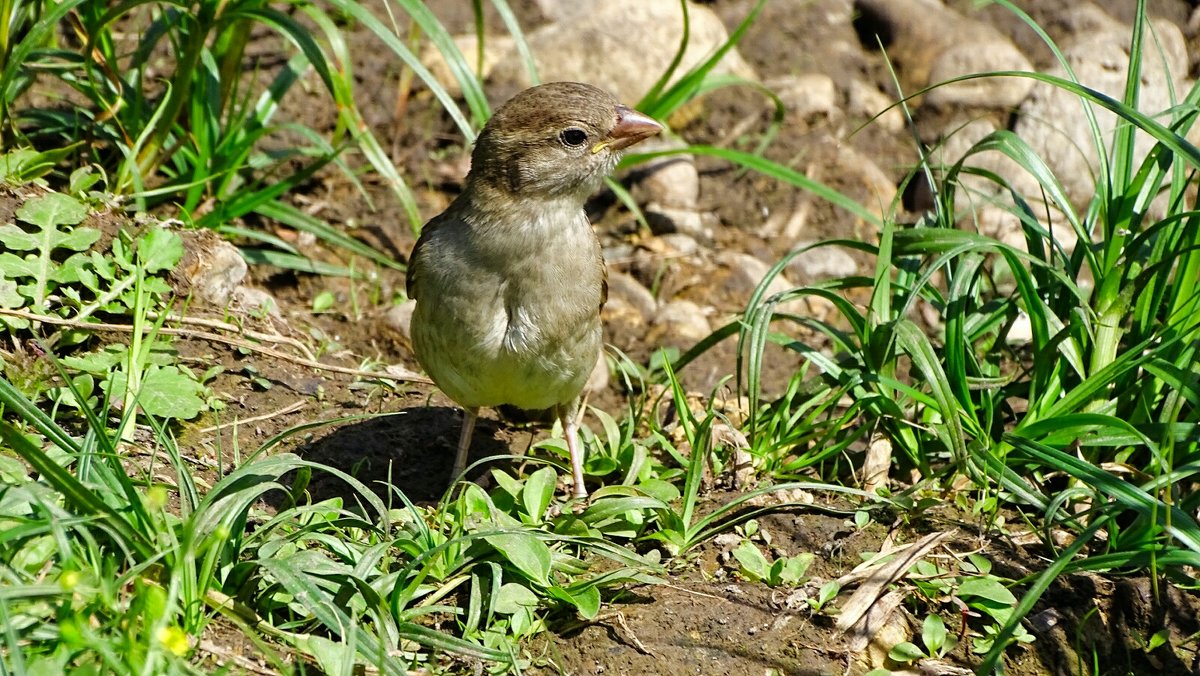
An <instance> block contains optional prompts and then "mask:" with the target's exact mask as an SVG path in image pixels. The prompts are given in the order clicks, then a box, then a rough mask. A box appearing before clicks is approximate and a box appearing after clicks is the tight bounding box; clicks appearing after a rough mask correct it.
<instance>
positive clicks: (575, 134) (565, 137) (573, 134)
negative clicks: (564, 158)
mask: <svg viewBox="0 0 1200 676" xmlns="http://www.w3.org/2000/svg"><path fill="white" fill-rule="evenodd" d="M558 140H560V141H562V142H563V144H564V145H568V146H571V147H572V148H578V147H579V146H581V145H583V144H584V143H586V142H587V132H586V131H584V130H582V129H576V128H575V127H571V128H569V129H564V130H562V133H560V134H559V135H558Z"/></svg>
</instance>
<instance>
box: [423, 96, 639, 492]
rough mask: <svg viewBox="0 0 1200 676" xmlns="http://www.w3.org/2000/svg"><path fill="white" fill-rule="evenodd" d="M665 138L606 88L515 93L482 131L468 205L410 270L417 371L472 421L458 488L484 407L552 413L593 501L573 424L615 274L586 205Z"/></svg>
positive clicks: (461, 204) (447, 219) (456, 208)
mask: <svg viewBox="0 0 1200 676" xmlns="http://www.w3.org/2000/svg"><path fill="white" fill-rule="evenodd" d="M660 130H661V127H660V126H659V125H658V124H657V123H656V122H654V121H653V120H652V119H650V118H648V117H646V116H644V115H642V114H641V113H638V112H636V111H633V110H631V109H629V108H627V107H625V106H622V105H620V104H619V103H618V102H617V101H616V100H615V99H614V98H613V97H612V96H611V95H609V94H608V93H606V92H604V91H603V90H600V89H597V88H596V87H592V86H591V85H586V84H581V83H576V82H555V83H550V84H545V85H541V86H538V87H532V88H530V89H527V90H525V91H523V92H521V93H520V94H517V95H516V96H515V97H513V98H512V99H511V100H510V101H509V102H508V103H506V104H505V105H504V106H503V107H501V108H500V109H499V110H497V111H496V113H495V115H493V116H492V119H491V120H489V121H488V123H487V125H486V126H485V127H484V129H483V131H482V132H480V134H479V138H478V139H477V140H476V142H475V149H474V152H472V154H471V171H470V173H469V174H468V175H467V180H466V185H465V186H464V188H463V192H462V194H461V195H459V196H458V198H457V199H455V200H454V202H453V203H451V204H450V206H449V207H447V209H446V211H444V212H443V213H441V214H439V215H438V216H436V217H434V218H433V219H432V220H430V221H429V223H427V224H426V225H425V228H424V230H423V231H422V233H421V237H420V239H418V240H417V244H416V246H415V247H414V248H413V252H412V256H411V257H410V259H409V267H408V294H409V296H410V297H412V298H415V299H416V301H417V304H416V309H415V311H414V313H413V321H412V335H413V347H414V349H415V352H416V355H417V360H418V361H420V362H421V365H422V366H423V367H424V368H425V370H426V371H427V372H428V373H429V375H430V377H432V378H433V380H434V382H435V383H437V385H438V387H440V388H441V389H442V390H443V391H444V392H445V393H446V394H447V395H448V396H449V397H450V398H451V399H453V400H454V401H456V402H458V403H459V404H460V405H462V406H463V408H464V409H465V410H466V414H465V417H464V420H463V431H462V435H461V437H460V439H459V446H458V452H457V455H456V457H455V463H454V474H453V476H454V477H457V476H458V475H460V474H461V473H462V471H463V469H464V467H465V465H466V458H467V452H468V450H469V448H470V443H471V434H472V431H473V428H474V424H475V417H476V414H477V411H478V409H479V407H481V406H500V405H505V404H510V405H513V406H517V407H518V408H524V409H550V408H552V409H554V410H555V413H556V414H557V415H558V417H559V419H560V420H562V422H563V429H564V433H565V434H566V437H567V445H568V447H569V449H570V453H571V466H572V475H573V479H574V495H575V496H576V497H585V496H586V494H587V493H586V489H585V487H584V485H583V458H582V453H581V450H580V448H579V441H578V438H577V437H578V434H577V429H576V422H575V419H576V417H577V415H576V414H577V412H578V408H579V395H580V393H581V392H582V391H583V386H584V384H585V383H586V382H587V379H588V376H589V375H590V374H591V372H592V369H593V368H594V367H595V365H596V359H597V358H598V357H599V354H600V347H601V329H600V308H601V306H602V305H603V304H604V300H605V296H606V293H607V283H606V275H607V273H606V268H605V265H604V258H603V256H602V255H601V252H600V243H599V242H598V241H597V239H596V235H595V233H594V232H593V231H592V228H591V224H590V223H589V222H588V220H587V216H586V215H585V213H584V211H583V205H584V202H585V201H586V200H587V198H588V197H589V196H590V195H591V194H592V193H594V192H595V191H596V190H597V189H598V188H599V187H600V184H601V182H602V181H603V179H604V177H605V176H606V175H607V174H608V173H610V172H611V171H612V170H613V168H614V167H615V166H616V163H617V160H618V159H619V158H620V151H621V150H623V149H624V148H626V147H628V146H630V145H633V144H634V143H637V142H638V141H641V140H643V139H645V138H648V137H649V136H653V135H654V134H657V133H658V132H659V131H660Z"/></svg>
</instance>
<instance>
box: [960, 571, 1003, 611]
mask: <svg viewBox="0 0 1200 676" xmlns="http://www.w3.org/2000/svg"><path fill="white" fill-rule="evenodd" d="M958 595H959V596H962V597H981V598H984V599H988V600H991V601H994V602H995V603H998V604H1001V605H1009V606H1011V605H1015V604H1016V603H1017V597H1016V596H1013V593H1012V592H1011V591H1009V590H1008V587H1005V586H1004V585H1003V584H1002V583H1001V582H1000V580H999V579H997V578H995V577H990V576H989V577H969V578H967V579H965V580H963V581H962V584H960V585H959V586H958Z"/></svg>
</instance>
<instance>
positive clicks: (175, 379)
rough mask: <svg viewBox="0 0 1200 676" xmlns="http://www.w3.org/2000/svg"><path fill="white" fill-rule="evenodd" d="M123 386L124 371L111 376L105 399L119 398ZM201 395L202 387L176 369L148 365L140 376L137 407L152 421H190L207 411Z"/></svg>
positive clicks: (204, 392)
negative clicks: (168, 419) (153, 418)
mask: <svg viewBox="0 0 1200 676" xmlns="http://www.w3.org/2000/svg"><path fill="white" fill-rule="evenodd" d="M125 383H126V376H125V372H124V371H118V372H116V373H114V374H113V378H112V382H111V383H110V385H109V387H108V388H106V389H107V390H108V394H109V397H111V398H113V399H114V400H120V399H121V398H123V397H124V396H125ZM205 394H206V391H205V389H204V386H203V385H201V384H200V383H198V382H197V381H196V379H195V378H193V377H191V376H190V375H188V374H186V373H184V372H183V371H181V370H180V369H179V367H178V366H158V365H152V366H150V367H149V368H147V369H146V372H145V373H144V374H143V376H142V389H141V391H140V392H138V404H139V405H140V406H141V408H142V410H143V411H145V412H146V414H147V415H152V416H154V417H156V418H176V419H179V420H191V419H192V418H195V417H196V416H197V415H199V414H200V412H201V411H204V410H207V408H208V406H207V404H205Z"/></svg>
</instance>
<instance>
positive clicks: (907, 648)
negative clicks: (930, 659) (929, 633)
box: [888, 641, 926, 662]
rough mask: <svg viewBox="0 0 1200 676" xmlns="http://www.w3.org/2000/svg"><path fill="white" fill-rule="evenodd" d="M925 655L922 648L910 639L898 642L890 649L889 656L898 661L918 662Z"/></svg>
mask: <svg viewBox="0 0 1200 676" xmlns="http://www.w3.org/2000/svg"><path fill="white" fill-rule="evenodd" d="M925 657H926V655H925V653H924V652H922V651H921V649H920V648H918V647H917V646H916V645H914V644H912V643H909V642H908V641H905V642H903V643H897V644H896V645H894V646H892V649H891V650H889V651H888V658H889V659H891V660H894V661H896V662H916V661H917V660H920V659H923V658H925Z"/></svg>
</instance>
